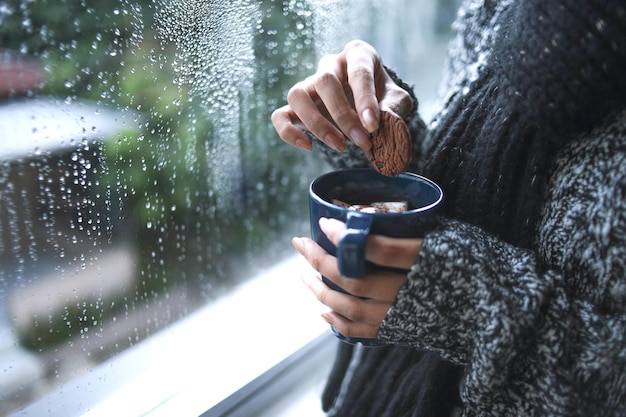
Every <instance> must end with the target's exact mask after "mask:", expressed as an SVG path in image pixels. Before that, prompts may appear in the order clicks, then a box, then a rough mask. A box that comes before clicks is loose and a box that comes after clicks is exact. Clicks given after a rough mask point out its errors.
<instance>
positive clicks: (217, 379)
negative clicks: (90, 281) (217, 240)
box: [13, 256, 337, 417]
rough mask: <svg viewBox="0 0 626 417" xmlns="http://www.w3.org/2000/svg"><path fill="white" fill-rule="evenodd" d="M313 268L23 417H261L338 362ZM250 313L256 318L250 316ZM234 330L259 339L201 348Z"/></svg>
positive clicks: (295, 261)
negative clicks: (308, 284)
mask: <svg viewBox="0 0 626 417" xmlns="http://www.w3.org/2000/svg"><path fill="white" fill-rule="evenodd" d="M303 268H310V266H308V265H307V264H306V263H305V261H304V260H303V259H302V258H300V257H298V256H294V257H290V258H288V259H285V260H284V261H282V262H280V263H279V264H277V265H275V266H273V267H272V268H270V269H268V270H266V271H264V272H263V273H261V274H259V275H258V276H257V277H253V278H251V279H250V280H247V281H245V282H244V283H242V284H241V285H240V286H239V287H237V288H235V289H233V291H232V292H231V293H230V294H228V295H225V296H224V297H222V298H220V299H218V300H216V301H215V302H213V303H210V304H209V305H207V306H206V307H204V308H202V309H201V310H199V311H197V312H195V313H192V314H191V315H190V316H188V317H186V318H184V319H182V320H181V321H179V322H177V323H175V324H173V325H171V326H169V327H168V328H165V329H163V330H162V331H160V332H159V333H156V334H155V335H153V336H152V337H149V338H147V339H145V340H144V341H142V342H140V343H138V344H137V345H135V346H134V347H131V348H130V349H127V350H125V351H123V352H121V353H120V354H118V355H116V356H115V357H113V358H111V359H110V360H108V361H105V362H103V363H101V364H99V365H98V366H96V367H95V368H94V369H93V370H90V371H88V372H87V373H86V374H85V375H82V376H80V377H78V378H77V379H75V380H72V381H70V382H68V383H66V384H64V385H62V386H61V387H60V388H59V389H57V390H55V391H53V392H51V393H49V394H48V395H46V396H44V397H43V398H41V399H39V400H37V401H35V402H34V403H32V404H30V405H28V406H26V407H24V408H22V409H21V410H19V411H17V412H16V413H14V414H13V415H14V416H15V417H17V416H21V417H24V416H41V415H47V416H51V417H54V416H63V417H69V416H78V415H80V416H89V417H94V416H111V415H124V416H151V417H158V416H167V415H172V414H171V412H172V410H175V413H176V415H177V416H203V417H215V416H244V415H246V416H249V415H250V413H253V414H254V415H257V414H258V413H259V412H260V410H262V409H263V408H264V407H266V406H268V404H269V403H271V402H272V401H275V400H276V399H278V398H279V397H280V396H284V394H285V390H286V389H289V387H294V386H295V385H296V383H301V382H302V381H303V379H305V378H307V377H309V376H310V375H311V372H312V370H316V369H317V370H318V371H319V369H320V367H322V368H323V367H324V366H328V365H329V364H330V362H332V357H333V356H334V349H335V346H336V343H337V342H336V339H335V337H334V336H333V335H332V333H331V332H329V331H328V326H327V324H326V323H325V322H324V321H323V320H322V319H321V318H320V317H319V316H318V314H315V313H316V310H319V308H320V307H319V304H318V303H317V300H315V298H314V297H313V296H312V295H311V294H310V293H308V290H307V289H306V288H305V286H304V285H303V284H302V283H301V282H300V279H299V276H300V274H301V273H302V271H303ZM241 306H247V307H248V308H249V310H251V311H252V313H253V314H247V315H241V314H240V313H241ZM261 307H263V308H261ZM225 317H226V318H228V320H226V321H227V323H225V320H224V318H225ZM224 326H226V327H228V328H231V329H232V328H236V327H237V326H240V328H242V329H252V330H253V331H255V332H256V333H257V334H255V335H253V336H252V338H251V336H250V334H249V333H247V334H244V333H242V332H236V331H235V332H230V333H228V340H227V341H218V343H221V344H222V346H221V347H220V348H218V349H217V350H216V349H215V346H212V347H211V350H212V352H211V353H212V357H210V358H207V357H206V355H205V354H204V353H205V352H206V351H204V350H203V349H202V347H201V346H199V344H200V343H201V342H207V341H208V340H207V339H205V338H204V335H211V334H220V332H221V331H223V329H224V328H225V327H224ZM203 328H204V329H205V331H204V332H198V331H197V330H198V329H203ZM259 335H262V336H263V338H262V339H259V338H258V336H259ZM216 352H217V355H216ZM225 352H228V355H225V356H224V357H222V356H219V354H220V353H225ZM233 353H239V354H233ZM241 353H248V355H243V356H242V355H240V354H241ZM164 358H167V360H164ZM225 359H226V360H225Z"/></svg>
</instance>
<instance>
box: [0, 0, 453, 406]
mask: <svg viewBox="0 0 626 417" xmlns="http://www.w3.org/2000/svg"><path fill="white" fill-rule="evenodd" d="M457 6H458V4H457V1H456V0H447V1H446V0H417V1H414V0H384V1H377V0H345V1H333V0H308V1H307V0H115V1H110V0H4V1H3V0H0V415H5V414H8V413H10V412H11V411H14V410H16V409H18V408H19V407H22V406H25V405H27V404H29V403H30V402H32V401H34V400H36V399H37V398H40V397H41V396H43V395H46V394H47V393H49V392H50V391H52V390H54V389H56V388H58V387H59V386H60V385H61V384H63V383H66V382H68V381H70V380H72V379H74V378H76V377H78V376H80V375H83V374H85V372H87V371H89V370H90V369H91V368H93V367H94V366H95V365H97V364H99V363H102V362H103V361H106V360H107V359H109V358H111V357H114V356H115V355H116V354H119V353H121V352H123V351H124V350H125V349H127V348H129V347H131V346H134V345H136V344H139V343H140V342H142V341H143V340H145V339H147V338H149V337H150V336H151V335H154V334H155V333H157V332H159V331H160V330H162V329H164V328H166V327H167V326H169V325H170V324H172V323H174V322H177V321H179V320H181V319H183V318H185V317H186V316H188V315H189V314H190V313H192V312H193V311H195V310H197V309H198V308H200V307H202V306H205V305H207V304H209V303H211V302H213V301H215V300H218V299H219V298H220V297H221V296H223V295H224V294H227V293H228V291H229V290H231V289H232V288H234V287H235V286H236V285H239V284H241V283H242V282H245V280H246V279H248V278H250V277H252V276H254V275H255V274H258V273H260V272H261V271H263V270H265V269H267V268H269V267H270V266H272V265H273V264H275V263H276V262H278V261H280V260H282V259H284V258H286V257H290V256H293V253H294V252H293V250H292V248H291V245H290V243H289V238H290V237H291V236H293V235H306V234H308V233H309V231H308V206H307V200H306V198H307V187H308V184H309V182H310V181H311V180H312V179H313V178H314V177H315V176H317V175H319V174H320V173H322V172H324V171H326V170H328V167H327V166H325V165H324V164H323V162H321V160H320V158H319V157H318V156H317V155H316V154H315V153H313V155H311V154H308V153H305V152H302V151H299V150H297V149H294V148H291V147H289V146H287V145H285V144H283V143H282V142H281V141H280V140H279V138H278V136H277V135H276V133H275V132H274V131H273V130H272V127H271V124H270V121H269V116H270V114H271V112H272V110H273V109H275V108H276V107H278V106H281V105H283V104H284V101H285V97H286V92H287V90H288V88H289V87H291V86H292V85H293V84H294V83H295V82H297V81H299V80H301V79H302V78H304V77H305V76H307V75H309V74H311V73H312V72H313V71H314V70H315V66H316V63H317V61H318V59H319V58H320V57H321V55H323V54H325V53H336V52H339V51H340V50H341V49H342V48H343V45H344V44H345V43H346V42H347V41H348V40H350V39H352V38H362V39H365V40H367V41H369V42H371V43H372V44H373V45H374V46H375V47H376V48H377V49H378V50H379V51H380V53H381V55H382V56H383V58H384V60H385V63H386V64H387V65H389V66H390V67H392V68H394V69H396V70H397V71H398V73H399V74H401V76H402V77H403V78H404V79H405V80H407V81H408V82H409V83H410V84H414V85H415V88H416V92H417V94H418V97H419V98H420V99H421V108H422V109H423V111H424V112H425V113H426V115H428V113H429V111H431V109H432V108H433V106H434V105H435V103H434V97H435V94H436V87H437V82H438V80H439V74H440V69H441V65H442V62H443V55H444V47H445V42H446V40H447V35H448V30H449V26H450V22H451V21H452V19H453V17H454V13H455V10H456V7H457ZM297 275H298V274H297V273H294V279H297ZM236 330H238V329H233V331H236Z"/></svg>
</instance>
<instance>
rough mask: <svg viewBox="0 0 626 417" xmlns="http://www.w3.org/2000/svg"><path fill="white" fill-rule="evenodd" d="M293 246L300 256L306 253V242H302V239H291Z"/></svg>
mask: <svg viewBox="0 0 626 417" xmlns="http://www.w3.org/2000/svg"><path fill="white" fill-rule="evenodd" d="M291 244H292V245H293V247H294V248H296V250H297V251H298V252H299V253H300V254H303V253H304V241H303V240H302V238H299V237H294V238H293V239H291Z"/></svg>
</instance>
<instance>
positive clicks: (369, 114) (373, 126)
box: [363, 109, 379, 132]
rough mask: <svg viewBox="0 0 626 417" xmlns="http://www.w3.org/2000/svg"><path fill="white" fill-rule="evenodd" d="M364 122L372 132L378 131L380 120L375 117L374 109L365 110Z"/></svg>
mask: <svg viewBox="0 0 626 417" xmlns="http://www.w3.org/2000/svg"><path fill="white" fill-rule="evenodd" d="M363 122H364V124H365V127H367V128H368V130H369V131H370V132H375V131H376V130H378V123H379V121H378V118H377V117H376V116H375V115H374V112H373V111H372V109H365V111H364V112H363Z"/></svg>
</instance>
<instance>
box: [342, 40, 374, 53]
mask: <svg viewBox="0 0 626 417" xmlns="http://www.w3.org/2000/svg"><path fill="white" fill-rule="evenodd" d="M360 48H367V49H369V44H368V43H367V42H365V41H362V40H360V39H353V40H351V41H350V42H348V43H347V44H346V46H345V47H344V51H351V50H354V49H360Z"/></svg>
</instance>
